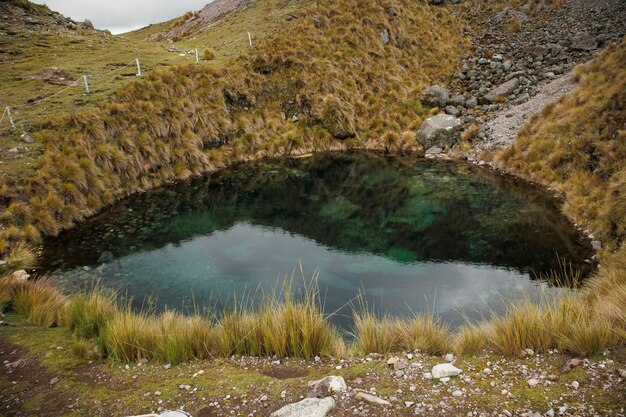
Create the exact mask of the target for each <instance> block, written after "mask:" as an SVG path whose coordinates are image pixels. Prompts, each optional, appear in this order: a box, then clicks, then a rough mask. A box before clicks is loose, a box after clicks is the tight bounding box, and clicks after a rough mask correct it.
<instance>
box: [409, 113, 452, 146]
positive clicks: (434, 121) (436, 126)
mask: <svg viewBox="0 0 626 417" xmlns="http://www.w3.org/2000/svg"><path fill="white" fill-rule="evenodd" d="M460 135H461V121H460V120H459V119H457V118H456V117H454V116H450V115H448V114H438V115H436V116H433V117H430V118H428V119H426V120H425V121H424V123H422V126H421V127H420V129H419V130H418V131H417V140H418V142H419V143H420V144H421V145H422V147H423V148H424V149H430V148H432V147H434V146H437V147H440V148H445V147H446V146H452V145H454V144H455V143H457V142H458V141H459V138H460Z"/></svg>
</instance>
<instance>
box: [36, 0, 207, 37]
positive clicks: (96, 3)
mask: <svg viewBox="0 0 626 417" xmlns="http://www.w3.org/2000/svg"><path fill="white" fill-rule="evenodd" d="M31 1H33V3H39V4H46V5H47V6H48V7H49V8H50V9H52V10H55V11H57V12H59V13H61V14H63V15H65V16H67V17H70V18H72V19H74V20H76V21H79V22H82V21H83V20H85V19H89V20H91V22H92V23H93V25H94V26H95V27H96V28H98V29H109V30H110V31H111V32H112V33H123V32H128V31H130V30H134V29H139V28H142V27H144V26H148V25H149V24H150V23H159V22H163V21H165V20H169V19H172V18H175V17H178V16H180V15H183V14H185V12H188V11H189V10H200V9H201V8H202V7H204V5H205V4H207V3H210V2H211V1H212V0H31Z"/></svg>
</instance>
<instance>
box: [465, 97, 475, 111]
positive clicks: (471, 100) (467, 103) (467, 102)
mask: <svg viewBox="0 0 626 417" xmlns="http://www.w3.org/2000/svg"><path fill="white" fill-rule="evenodd" d="M476 106H478V99H477V98H476V97H470V98H468V99H467V100H465V107H466V108H468V109H473V108H474V107H476Z"/></svg>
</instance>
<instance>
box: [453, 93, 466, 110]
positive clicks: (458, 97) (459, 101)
mask: <svg viewBox="0 0 626 417" xmlns="http://www.w3.org/2000/svg"><path fill="white" fill-rule="evenodd" d="M450 104H452V105H454V106H457V107H458V106H464V105H465V97H463V95H462V94H455V95H453V96H452V97H450Z"/></svg>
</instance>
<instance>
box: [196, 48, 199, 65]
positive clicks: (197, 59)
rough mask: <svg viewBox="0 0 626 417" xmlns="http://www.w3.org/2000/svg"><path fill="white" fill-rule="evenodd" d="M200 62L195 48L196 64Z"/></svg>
mask: <svg viewBox="0 0 626 417" xmlns="http://www.w3.org/2000/svg"><path fill="white" fill-rule="evenodd" d="M199 62H200V61H198V48H196V64H198V63H199Z"/></svg>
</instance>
